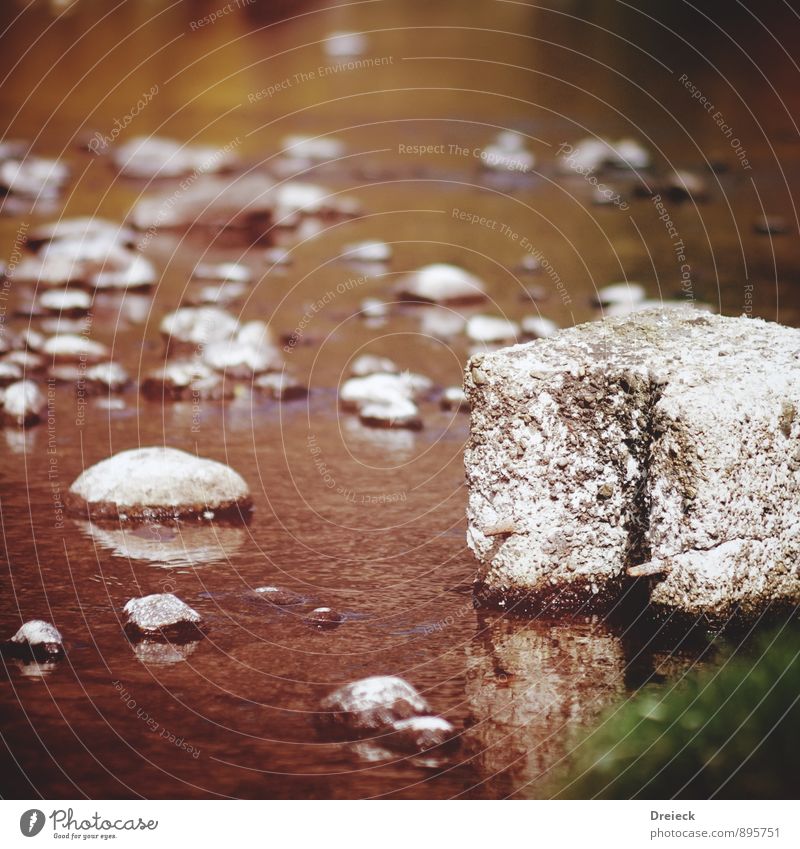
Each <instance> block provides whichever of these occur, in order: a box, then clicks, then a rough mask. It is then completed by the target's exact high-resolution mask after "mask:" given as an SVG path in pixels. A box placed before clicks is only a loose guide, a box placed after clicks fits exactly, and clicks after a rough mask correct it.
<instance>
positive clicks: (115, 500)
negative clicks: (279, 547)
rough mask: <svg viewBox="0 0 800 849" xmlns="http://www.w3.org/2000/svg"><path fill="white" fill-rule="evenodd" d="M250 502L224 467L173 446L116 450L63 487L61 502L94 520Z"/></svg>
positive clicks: (216, 511)
mask: <svg viewBox="0 0 800 849" xmlns="http://www.w3.org/2000/svg"><path fill="white" fill-rule="evenodd" d="M251 506H252V501H251V498H250V491H249V489H248V487H247V484H246V483H245V482H244V479H243V478H242V477H241V476H240V475H239V474H237V473H236V472H235V471H234V470H233V469H231V468H230V467H229V466H226V465H224V464H223V463H218V462H216V461H215V460H207V459H204V458H202V457H196V456H195V455H193V454H188V453H187V452H185V451H179V450H178V449H176V448H164V447H149V448H134V449H132V450H130V451H122V452H120V453H119V454H115V455H114V456H113V457H109V458H108V459H107V460H102V461H101V462H99V463H97V464H95V465H94V466H91V467H90V468H89V469H87V470H86V471H85V472H83V474H81V475H80V476H79V477H78V478H77V479H76V480H75V481H74V482H73V484H72V486H71V487H70V488H69V492H68V493H67V507H68V508H70V509H71V510H72V511H73V512H75V513H83V514H86V513H88V514H89V516H91V517H92V518H100V519H166V518H177V517H181V516H187V517H189V516H191V517H198V518H204V519H211V518H214V517H215V516H227V515H231V516H233V517H236V516H242V514H243V513H244V512H246V511H249V510H250V508H251Z"/></svg>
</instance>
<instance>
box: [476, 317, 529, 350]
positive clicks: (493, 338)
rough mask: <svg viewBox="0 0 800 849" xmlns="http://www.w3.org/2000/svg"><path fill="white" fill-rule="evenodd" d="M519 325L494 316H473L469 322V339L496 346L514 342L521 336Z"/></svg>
mask: <svg viewBox="0 0 800 849" xmlns="http://www.w3.org/2000/svg"><path fill="white" fill-rule="evenodd" d="M519 332H520V330H519V325H518V324H517V323H516V322H515V321H509V320H508V319H507V318H500V317H499V316H494V315H473V316H472V317H471V318H470V319H469V321H467V337H468V338H469V339H470V340H471V341H472V342H483V343H485V344H495V343H498V342H514V341H516V339H517V337H518V336H519Z"/></svg>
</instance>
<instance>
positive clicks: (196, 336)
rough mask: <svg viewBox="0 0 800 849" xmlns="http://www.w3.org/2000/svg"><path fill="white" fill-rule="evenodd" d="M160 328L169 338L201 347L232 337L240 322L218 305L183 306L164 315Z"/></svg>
mask: <svg viewBox="0 0 800 849" xmlns="http://www.w3.org/2000/svg"><path fill="white" fill-rule="evenodd" d="M160 329H161V333H162V334H163V335H164V336H166V337H167V338H168V339H171V340H175V341H176V342H182V343H184V344H186V345H196V346H198V347H201V346H203V345H209V344H211V343H212V342H224V341H227V340H229V339H231V338H232V337H233V336H234V335H235V334H236V332H237V331H238V330H239V322H238V321H237V319H236V318H234V317H233V316H232V315H231V314H230V313H228V312H225V310H221V309H219V308H217V307H181V308H180V309H178V310H175V312H171V313H169V314H168V315H166V316H164V318H163V319H162V321H161V328H160Z"/></svg>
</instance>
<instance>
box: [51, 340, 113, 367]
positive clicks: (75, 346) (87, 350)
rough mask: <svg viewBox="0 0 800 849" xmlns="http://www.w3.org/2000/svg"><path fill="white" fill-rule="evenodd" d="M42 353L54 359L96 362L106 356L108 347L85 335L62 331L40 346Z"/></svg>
mask: <svg viewBox="0 0 800 849" xmlns="http://www.w3.org/2000/svg"><path fill="white" fill-rule="evenodd" d="M42 353H43V354H45V355H46V356H48V357H52V358H53V359H54V360H73V361H79V362H82V363H85V362H97V361H99V360H103V359H105V358H107V357H108V348H107V347H106V346H105V345H103V344H102V342H96V341H95V340H94V339H89V338H87V337H86V336H79V335H77V334H73V333H62V334H59V335H58V336H51V337H50V338H49V339H47V340H46V341H45V343H44V345H43V346H42Z"/></svg>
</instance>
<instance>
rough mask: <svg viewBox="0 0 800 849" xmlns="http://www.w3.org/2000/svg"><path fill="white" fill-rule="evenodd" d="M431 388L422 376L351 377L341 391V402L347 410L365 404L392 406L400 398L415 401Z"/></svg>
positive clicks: (376, 375) (372, 375) (382, 375)
mask: <svg viewBox="0 0 800 849" xmlns="http://www.w3.org/2000/svg"><path fill="white" fill-rule="evenodd" d="M430 388H431V384H430V381H428V379H427V378H425V377H423V376H422V375H412V374H409V373H408V372H404V373H403V374H385V373H380V374H369V375H367V376H366V377H351V378H350V379H349V380H346V381H345V382H344V383H343V384H342V387H341V389H340V390H339V402H340V403H341V405H342V407H344V408H345V409H356V410H357V409H360V408H361V407H362V406H363V405H364V404H370V403H374V404H391V403H393V402H394V401H395V400H396V399H398V398H405V399H406V400H409V401H413V400H414V399H415V398H416V397H418V396H419V395H421V394H424V393H425V392H427V391H429V389H430Z"/></svg>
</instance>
